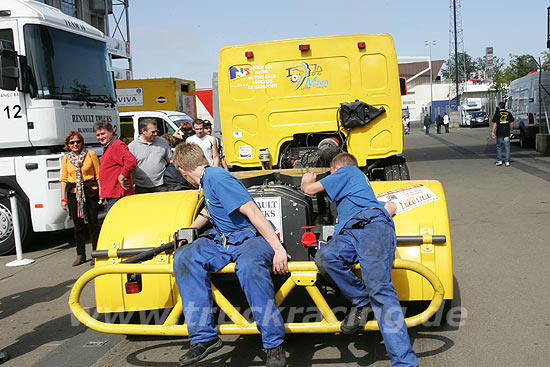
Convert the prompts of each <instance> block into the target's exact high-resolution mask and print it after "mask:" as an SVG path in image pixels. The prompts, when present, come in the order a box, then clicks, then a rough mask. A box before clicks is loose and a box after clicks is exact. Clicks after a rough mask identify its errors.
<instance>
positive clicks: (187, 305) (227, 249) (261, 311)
mask: <svg viewBox="0 0 550 367" xmlns="http://www.w3.org/2000/svg"><path fill="white" fill-rule="evenodd" d="M273 255H274V252H273V249H272V248H271V246H269V244H268V243H267V242H266V240H265V239H264V238H263V237H260V236H258V237H252V238H249V239H247V240H246V241H244V242H243V243H242V244H241V245H238V246H235V245H229V246H222V245H221V244H220V243H218V242H216V241H215V240H214V239H212V238H209V237H200V238H199V239H197V240H195V241H194V242H193V243H192V244H191V245H189V246H187V247H184V248H182V249H180V250H178V251H177V252H176V255H175V256H174V276H175V277H176V283H177V285H178V290H179V292H180V296H181V299H182V302H183V313H184V316H185V322H186V323H187V329H188V331H189V340H190V341H191V344H197V343H204V342H208V341H211V340H214V339H215V338H216V337H217V334H218V330H217V328H216V325H215V323H214V318H213V315H212V287H211V283H210V278H209V276H208V272H209V271H218V270H220V269H222V268H223V267H224V266H226V265H227V264H228V263H230V262H236V267H235V273H236V274H237V278H238V279H239V282H240V284H241V287H242V289H243V291H244V293H245V295H246V299H247V301H248V304H249V305H250V307H251V310H252V315H253V317H254V320H256V324H257V325H258V329H259V330H260V332H261V334H262V342H263V346H264V348H266V349H270V348H275V347H277V346H279V345H280V344H281V343H282V342H283V341H284V337H285V327H284V323H283V318H282V317H281V314H280V313H279V310H278V308H277V306H276V304H275V293H274V290H273V281H272V279H271V274H270V272H269V269H268V266H271V265H272V262H273Z"/></svg>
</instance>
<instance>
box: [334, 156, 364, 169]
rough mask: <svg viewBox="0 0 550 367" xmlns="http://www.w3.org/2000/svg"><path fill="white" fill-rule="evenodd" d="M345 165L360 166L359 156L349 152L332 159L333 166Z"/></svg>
mask: <svg viewBox="0 0 550 367" xmlns="http://www.w3.org/2000/svg"><path fill="white" fill-rule="evenodd" d="M345 166H355V167H359V164H358V163H357V158H355V157H354V156H353V155H352V154H349V153H340V154H338V155H337V156H336V157H334V158H333V159H332V162H330V167H331V168H336V167H345Z"/></svg>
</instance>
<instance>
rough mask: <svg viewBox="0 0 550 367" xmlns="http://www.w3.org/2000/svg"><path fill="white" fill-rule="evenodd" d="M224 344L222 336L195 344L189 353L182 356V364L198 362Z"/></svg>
mask: <svg viewBox="0 0 550 367" xmlns="http://www.w3.org/2000/svg"><path fill="white" fill-rule="evenodd" d="M222 346H223V342H222V340H221V339H220V338H216V339H214V340H212V341H209V342H206V343H197V344H193V345H191V348H189V350H188V351H187V353H185V354H184V355H183V356H181V357H180V366H187V365H190V364H193V363H195V362H198V361H200V360H201V359H203V358H204V357H206V356H207V355H209V354H210V353H214V352H215V351H218V350H220V349H221V347H222Z"/></svg>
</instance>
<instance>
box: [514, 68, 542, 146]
mask: <svg viewBox="0 0 550 367" xmlns="http://www.w3.org/2000/svg"><path fill="white" fill-rule="evenodd" d="M539 80H540V84H541V86H540V93H539ZM548 92H550V72H549V71H543V72H534V73H530V74H528V75H526V76H524V77H521V78H518V79H516V80H513V81H512V82H511V83H510V88H509V91H508V100H507V103H506V108H507V109H508V111H510V112H512V115H513V116H514V120H515V121H514V131H513V134H514V136H516V137H518V138H519V144H520V146H521V147H522V148H527V147H529V146H534V144H535V137H536V135H537V133H538V132H539V130H540V126H541V124H544V125H546V124H547V117H550V95H549V94H548ZM539 96H540V100H539Z"/></svg>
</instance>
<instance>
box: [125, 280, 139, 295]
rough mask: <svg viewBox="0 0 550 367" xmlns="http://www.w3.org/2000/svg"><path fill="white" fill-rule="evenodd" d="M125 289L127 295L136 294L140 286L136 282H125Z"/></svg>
mask: <svg viewBox="0 0 550 367" xmlns="http://www.w3.org/2000/svg"><path fill="white" fill-rule="evenodd" d="M124 285H125V287H126V293H127V294H136V293H139V292H141V289H140V286H139V283H138V282H126V284H124Z"/></svg>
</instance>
